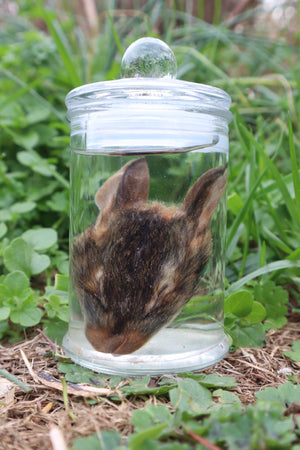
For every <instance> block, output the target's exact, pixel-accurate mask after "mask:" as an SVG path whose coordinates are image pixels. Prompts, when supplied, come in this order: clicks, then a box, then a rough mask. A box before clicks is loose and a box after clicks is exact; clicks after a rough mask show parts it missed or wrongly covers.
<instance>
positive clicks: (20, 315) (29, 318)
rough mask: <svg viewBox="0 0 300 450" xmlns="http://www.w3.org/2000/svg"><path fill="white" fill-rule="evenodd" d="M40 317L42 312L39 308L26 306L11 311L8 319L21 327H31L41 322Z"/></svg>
mask: <svg viewBox="0 0 300 450" xmlns="http://www.w3.org/2000/svg"><path fill="white" fill-rule="evenodd" d="M42 316H43V312H42V310H41V309H40V308H38V307H31V306H27V307H24V308H22V309H20V310H16V311H12V312H11V314H10V319H11V321H12V322H14V323H19V324H20V325H22V326H23V327H33V326H34V325H37V324H38V323H39V322H40V321H41V318H42Z"/></svg>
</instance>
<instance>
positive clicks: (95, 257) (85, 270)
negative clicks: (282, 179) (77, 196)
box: [71, 158, 227, 354]
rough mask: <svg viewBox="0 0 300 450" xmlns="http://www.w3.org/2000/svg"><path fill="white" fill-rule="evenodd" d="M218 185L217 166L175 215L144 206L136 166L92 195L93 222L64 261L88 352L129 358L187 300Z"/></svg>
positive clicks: (144, 176)
mask: <svg viewBox="0 0 300 450" xmlns="http://www.w3.org/2000/svg"><path fill="white" fill-rule="evenodd" d="M226 181H227V170H226V168H225V167H224V166H220V167H217V168H214V169H210V170H208V171H207V172H205V173H204V174H203V175H202V176H201V177H200V178H198V179H197V181H196V182H195V183H194V184H193V185H192V187H191V188H190V189H189V191H188V192H187V194H186V196H185V198H184V200H183V202H182V204H181V205H180V206H179V207H167V206H165V205H163V204H162V203H158V202H153V203H147V200H148V193H149V170H148V165H147V161H146V158H139V159H135V160H132V161H130V162H129V163H128V164H126V165H125V166H124V167H122V168H121V169H120V170H119V171H118V172H116V173H115V174H114V175H113V176H111V177H110V178H109V179H108V180H107V181H106V182H105V183H104V184H103V185H102V186H101V187H100V188H99V190H98V191H97V193H96V196H95V202H96V204H97V206H98V208H99V210H100V213H99V216H98V218H97V220H96V222H95V224H94V225H91V226H89V227H88V228H87V229H86V230H85V231H84V232H83V233H81V234H80V235H79V236H77V237H76V238H75V239H74V242H73V247H72V258H71V261H72V262H71V264H72V266H71V268H72V269H71V271H72V279H73V284H74V288H75V292H76V294H77V297H78V299H79V302H80V305H81V308H82V311H83V314H84V318H85V332H86V336H87V338H88V340H89V341H90V343H91V344H92V345H93V347H94V348H95V349H96V350H98V351H100V352H105V353H114V354H127V353H131V352H134V351H135V350H137V349H138V348H140V347H141V346H142V345H144V344H145V342H147V341H148V339H149V338H151V336H153V335H154V334H155V333H156V332H157V331H159V330H160V329H161V328H162V327H164V326H165V325H167V324H168V323H169V322H171V321H172V319H173V318H174V317H175V316H176V315H177V314H179V312H180V311H181V309H182V308H183V306H184V305H185V304H186V303H187V302H188V301H189V299H190V298H191V297H192V296H193V295H194V292H195V290H196V288H197V286H198V284H199V278H200V276H201V274H202V273H203V270H204V268H205V266H206V264H207V262H208V259H209V257H210V255H211V248H212V238H211V231H210V227H209V225H210V221H211V218H212V215H213V213H214V211H215V210H216V208H217V206H218V204H219V201H220V199H221V197H222V195H223V192H224V190H225V187H226Z"/></svg>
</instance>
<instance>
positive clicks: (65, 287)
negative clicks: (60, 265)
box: [55, 274, 69, 292]
mask: <svg viewBox="0 0 300 450" xmlns="http://www.w3.org/2000/svg"><path fill="white" fill-rule="evenodd" d="M55 289H57V290H58V291H63V292H68V291H69V276H68V275H60V274H56V276H55Z"/></svg>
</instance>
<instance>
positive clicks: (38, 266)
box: [30, 252, 51, 275]
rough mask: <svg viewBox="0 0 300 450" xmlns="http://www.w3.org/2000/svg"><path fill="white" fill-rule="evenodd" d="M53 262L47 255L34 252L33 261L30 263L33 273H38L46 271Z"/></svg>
mask: <svg viewBox="0 0 300 450" xmlns="http://www.w3.org/2000/svg"><path fill="white" fill-rule="evenodd" d="M50 264H51V261H50V258H49V256H47V255H39V254H38V253H35V252H32V256H31V263H30V273H31V274H32V275H37V274H38V273H41V272H44V270H46V269H47V267H49V266H50Z"/></svg>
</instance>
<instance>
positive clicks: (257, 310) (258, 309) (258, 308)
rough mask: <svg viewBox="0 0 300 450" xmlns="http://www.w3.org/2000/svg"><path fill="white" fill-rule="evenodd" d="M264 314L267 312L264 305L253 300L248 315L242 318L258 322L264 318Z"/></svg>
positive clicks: (250, 321) (252, 322)
mask: <svg viewBox="0 0 300 450" xmlns="http://www.w3.org/2000/svg"><path fill="white" fill-rule="evenodd" d="M266 314H267V312H266V309H265V308H264V306H263V305H262V304H261V303H259V302H256V301H254V302H253V305H252V310H251V312H250V314H248V316H246V317H245V318H244V319H245V320H246V321H247V322H249V323H251V324H254V323H259V322H262V321H263V320H264V318H265V317H266Z"/></svg>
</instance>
